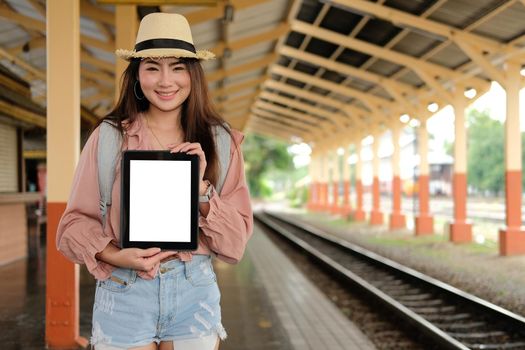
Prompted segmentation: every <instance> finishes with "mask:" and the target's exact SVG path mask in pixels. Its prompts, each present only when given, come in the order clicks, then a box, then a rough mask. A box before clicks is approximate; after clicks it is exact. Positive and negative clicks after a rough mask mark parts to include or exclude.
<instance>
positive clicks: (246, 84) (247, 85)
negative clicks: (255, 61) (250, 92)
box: [210, 75, 268, 99]
mask: <svg viewBox="0 0 525 350" xmlns="http://www.w3.org/2000/svg"><path fill="white" fill-rule="evenodd" d="M266 79H268V76H267V75H263V76H260V77H257V78H253V79H250V80H246V81H243V82H241V83H236V84H230V85H226V86H224V87H222V88H220V89H215V90H211V91H210V93H211V96H212V97H213V98H215V99H218V98H225V97H226V96H228V95H230V94H234V93H236V92H239V91H242V90H245V89H252V88H254V87H257V86H258V85H259V84H262V83H264V81H265V80H266Z"/></svg>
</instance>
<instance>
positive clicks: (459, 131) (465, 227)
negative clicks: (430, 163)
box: [450, 85, 472, 243]
mask: <svg viewBox="0 0 525 350" xmlns="http://www.w3.org/2000/svg"><path fill="white" fill-rule="evenodd" d="M463 90H464V87H463V86H461V85H458V89H456V92H455V94H454V101H453V103H454V115H455V121H454V126H455V141H454V175H453V178H452V186H453V195H454V221H453V222H452V223H451V224H450V240H451V241H452V242H454V243H466V242H471V241H472V225H471V224H470V223H469V222H467V132H466V129H465V108H466V107H467V100H466V98H465V96H464V95H463Z"/></svg>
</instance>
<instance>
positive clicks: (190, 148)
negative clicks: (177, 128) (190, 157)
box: [168, 142, 207, 183]
mask: <svg viewBox="0 0 525 350" xmlns="http://www.w3.org/2000/svg"><path fill="white" fill-rule="evenodd" d="M172 147H173V148H172ZM168 148H169V149H170V152H171V153H177V152H183V153H187V154H196V155H198V156H199V183H200V182H202V179H203V178H204V172H205V171H206V165H207V163H206V155H205V154H204V151H203V150H202V148H201V144H200V143H198V142H194V143H190V142H183V143H181V144H179V145H177V146H174V145H173V144H170V145H168Z"/></svg>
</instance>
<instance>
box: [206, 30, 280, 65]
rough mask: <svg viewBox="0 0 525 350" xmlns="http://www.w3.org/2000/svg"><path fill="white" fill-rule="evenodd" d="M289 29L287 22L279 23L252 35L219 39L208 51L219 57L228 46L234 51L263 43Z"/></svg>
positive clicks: (278, 36) (276, 37) (277, 37)
mask: <svg viewBox="0 0 525 350" xmlns="http://www.w3.org/2000/svg"><path fill="white" fill-rule="evenodd" d="M289 30H290V25H289V24H288V23H281V24H279V25H277V26H276V27H275V28H273V29H271V30H268V31H265V32H263V33H259V34H255V35H252V36H248V37H245V38H241V39H238V40H236V41H233V42H230V43H226V42H224V41H220V42H219V44H217V45H216V46H214V47H213V48H211V49H210V51H212V52H213V53H215V54H216V55H217V56H219V57H220V56H222V55H223V53H224V49H225V48H229V49H230V50H232V51H235V50H241V49H244V48H245V47H249V46H252V45H257V44H260V43H264V42H267V41H273V40H277V39H279V38H280V37H281V36H283V35H285V34H287V33H288V31H289Z"/></svg>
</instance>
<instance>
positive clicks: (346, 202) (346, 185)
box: [341, 147, 352, 216]
mask: <svg viewBox="0 0 525 350" xmlns="http://www.w3.org/2000/svg"><path fill="white" fill-rule="evenodd" d="M347 149H348V147H343V152H342V153H343V154H342V157H343V161H342V164H343V169H342V173H343V178H342V183H343V203H342V205H341V215H343V216H348V215H350V213H351V211H352V207H351V206H350V167H349V165H348V152H347Z"/></svg>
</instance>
